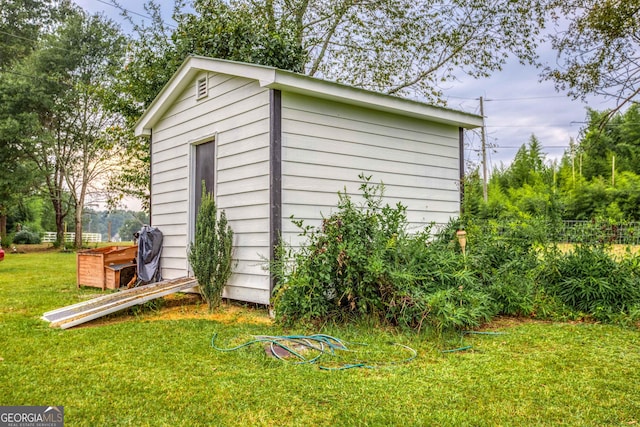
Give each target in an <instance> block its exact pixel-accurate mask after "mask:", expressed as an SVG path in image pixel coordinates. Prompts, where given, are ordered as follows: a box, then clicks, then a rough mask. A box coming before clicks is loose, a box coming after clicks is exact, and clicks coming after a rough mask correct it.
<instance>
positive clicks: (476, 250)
mask: <svg viewBox="0 0 640 427" xmlns="http://www.w3.org/2000/svg"><path fill="white" fill-rule="evenodd" d="M361 179H362V180H363V183H362V185H361V187H360V189H361V191H362V195H363V199H364V202H363V203H362V204H359V205H357V204H355V203H354V202H353V201H352V200H351V198H350V197H349V196H348V195H347V194H345V193H339V204H338V211H337V212H336V213H334V214H333V215H331V216H330V217H328V218H325V219H324V220H323V221H322V225H321V226H320V227H319V228H317V229H316V228H313V227H310V226H306V225H305V224H304V223H303V222H302V221H294V223H295V224H296V225H297V226H298V227H299V228H300V230H301V233H300V235H301V236H302V237H303V238H304V239H305V242H304V243H303V245H302V247H301V248H300V249H299V250H295V251H294V250H293V249H292V248H290V247H287V246H286V245H284V244H281V245H280V247H279V249H278V250H279V253H280V255H279V257H278V261H277V262H276V263H274V264H273V265H272V266H271V267H272V272H273V273H274V274H275V276H276V278H277V287H276V290H275V295H274V305H275V309H276V316H277V319H278V320H280V321H282V322H284V323H290V322H293V321H296V320H306V321H326V320H330V319H333V320H338V321H344V320H349V319H352V318H354V317H362V316H373V317H375V318H377V319H383V320H385V321H387V322H389V323H391V324H394V325H401V326H405V327H410V328H415V329H418V330H419V329H420V328H422V327H425V326H428V327H431V328H433V329H435V330H436V331H438V332H442V331H445V330H447V329H464V328H472V327H475V326H478V325H479V324H481V323H482V322H485V321H487V320H489V319H491V318H492V317H493V316H495V315H497V314H504V315H517V316H523V315H524V316H531V317H537V318H547V319H557V320H569V319H579V318H585V317H590V318H594V319H596V320H600V321H607V322H617V323H632V322H634V321H637V319H640V258H639V257H633V256H630V255H629V256H627V257H626V258H624V259H622V260H616V259H614V258H612V257H611V256H610V255H608V253H607V252H606V250H605V246H604V244H603V239H601V238H597V239H594V242H595V243H596V244H595V245H591V246H589V245H578V246H577V247H576V249H575V250H574V251H573V252H569V253H566V254H564V253H562V252H561V251H560V250H559V249H558V247H557V245H555V243H550V241H549V239H550V238H553V236H555V235H557V234H556V231H557V230H556V228H555V227H554V224H553V222H549V221H547V220H545V219H527V220H524V219H511V220H509V221H503V222H498V221H490V222H484V223H478V222H474V221H471V220H469V219H464V220H463V219H456V220H453V221H451V222H450V223H449V224H448V225H447V226H446V227H445V228H443V229H441V230H439V231H438V232H437V233H435V234H433V235H432V234H431V228H430V227H428V228H427V229H425V230H423V231H422V232H418V233H416V234H410V233H408V232H407V231H406V230H407V219H406V208H405V207H404V206H403V205H401V204H397V205H396V206H395V207H390V206H388V205H384V206H383V204H382V195H383V191H384V187H383V186H382V185H377V186H376V185H374V184H372V183H371V181H370V177H367V178H365V177H363V176H361ZM461 227H464V228H465V229H466V231H467V242H468V243H467V250H466V254H465V255H463V254H462V253H461V250H460V246H459V244H458V242H457V239H456V231H457V230H459V229H460V228H461ZM550 236H551V237H550Z"/></svg>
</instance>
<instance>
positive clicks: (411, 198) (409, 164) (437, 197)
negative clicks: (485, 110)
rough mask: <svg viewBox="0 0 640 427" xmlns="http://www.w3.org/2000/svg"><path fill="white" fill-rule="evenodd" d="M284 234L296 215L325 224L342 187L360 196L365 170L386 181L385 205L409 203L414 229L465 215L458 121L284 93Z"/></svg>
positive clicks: (290, 235)
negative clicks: (433, 120) (423, 118)
mask: <svg viewBox="0 0 640 427" xmlns="http://www.w3.org/2000/svg"><path fill="white" fill-rule="evenodd" d="M282 104H283V108H282V110H283V111H282V146H283V147H282V151H283V152H282V159H283V160H282V194H283V196H282V218H283V237H284V238H285V240H286V241H290V242H291V243H293V244H294V245H295V244H296V243H297V239H298V238H297V232H298V230H297V228H296V227H295V226H294V225H292V224H291V221H290V220H289V217H290V216H291V215H294V216H295V217H296V218H298V219H304V220H305V223H307V224H313V225H319V224H320V219H321V218H322V215H324V216H328V215H330V214H331V213H332V212H334V211H335V209H336V208H335V207H336V205H337V202H338V196H337V192H338V191H344V189H345V187H346V190H347V193H349V194H351V195H357V194H359V189H358V188H359V186H360V180H359V178H358V175H359V174H360V173H362V172H364V174H365V175H367V176H368V175H371V176H372V181H373V182H380V181H382V182H383V183H384V185H385V202H386V203H389V204H392V205H393V204H395V203H396V202H402V203H403V204H404V205H406V206H407V216H408V220H409V222H410V227H411V228H414V229H417V228H421V227H424V226H426V225H428V224H430V223H431V222H438V223H443V222H447V221H448V220H449V219H450V218H451V217H452V216H457V215H458V214H459V207H460V195H459V167H460V166H459V153H458V150H459V135H458V128H457V127H454V126H447V125H441V124H436V123H426V122H424V121H421V120H417V119H412V118H408V117H402V116H399V115H395V114H391V113H383V112H376V111H372V110H368V109H364V108H359V107H354V106H350V105H345V104H341V103H338V102H331V101H324V100H319V99H315V98H310V97H307V96H303V95H298V94H293V93H289V92H284V93H283V97H282Z"/></svg>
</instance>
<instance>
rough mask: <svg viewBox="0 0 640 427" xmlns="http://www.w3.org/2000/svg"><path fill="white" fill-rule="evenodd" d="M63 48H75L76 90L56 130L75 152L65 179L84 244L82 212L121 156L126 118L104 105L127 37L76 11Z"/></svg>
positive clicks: (73, 72) (72, 69) (68, 94)
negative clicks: (87, 199)
mask: <svg viewBox="0 0 640 427" xmlns="http://www.w3.org/2000/svg"><path fill="white" fill-rule="evenodd" d="M57 36H58V37H59V42H60V43H62V44H63V45H65V46H74V48H75V49H74V56H75V58H74V59H73V61H72V62H71V63H70V64H69V65H70V67H69V69H68V71H67V72H68V74H69V75H71V76H72V77H71V79H70V84H71V85H72V90H69V91H67V92H66V93H65V97H64V108H63V109H62V110H61V111H60V112H61V113H63V114H64V116H62V117H61V119H60V121H59V124H60V128H59V129H58V130H59V131H60V132H61V133H63V134H65V135H66V136H67V139H66V145H68V146H70V148H71V154H70V156H69V157H68V158H67V164H66V167H65V170H64V178H65V183H66V185H67V188H68V189H69V191H70V194H71V196H72V198H73V202H74V208H75V230H76V234H75V242H74V243H75V246H76V247H81V246H82V232H81V230H82V211H83V207H84V204H85V201H86V198H87V196H88V194H89V192H90V191H92V190H94V191H95V190H96V188H95V185H96V183H97V182H98V181H99V180H101V179H103V178H107V175H108V174H109V173H110V172H111V171H113V170H114V169H115V168H116V167H117V166H118V165H119V164H120V163H122V161H121V160H122V159H121V156H120V153H121V150H120V148H119V144H120V142H121V141H120V139H119V135H120V131H119V129H122V128H123V127H124V120H123V119H122V116H121V115H119V114H116V113H112V112H110V111H108V110H106V109H105V107H104V104H105V103H106V102H107V100H108V99H109V98H110V97H111V96H112V94H111V92H112V88H111V83H112V82H113V80H114V76H115V70H117V69H118V68H119V67H120V66H122V62H123V58H124V46H125V39H124V37H123V36H122V35H121V34H120V31H119V30H118V29H117V28H116V27H115V25H114V24H113V23H111V22H109V21H106V20H104V19H103V18H102V17H100V16H91V17H90V16H87V15H85V14H84V13H78V14H77V15H74V16H72V17H71V18H70V19H69V20H68V21H67V22H66V23H65V25H64V27H62V28H61V29H60V31H59V34H58V35H57Z"/></svg>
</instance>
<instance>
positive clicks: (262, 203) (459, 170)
mask: <svg viewBox="0 0 640 427" xmlns="http://www.w3.org/2000/svg"><path fill="white" fill-rule="evenodd" d="M481 125H482V118H481V117H480V116H477V115H473V114H468V113H464V112H460V111H455V110H451V109H446V108H440V107H435V106H432V105H428V104H424V103H420V102H415V101H410V100H406V99H402V98H398V97H393V96H388V95H383V94H380V93H375V92H371V91H366V90H362V89H358V88H353V87H349V86H345V85H341V84H337V83H333V82H328V81H323V80H319V79H316V78H311V77H308V76H304V75H301V74H296V73H292V72H289V71H283V70H279V69H276V68H271V67H265V66H259V65H254V64H246V63H238V62H232V61H225V60H219V59H212V58H205V57H196V56H192V57H189V58H188V59H187V60H186V61H185V62H184V63H183V64H182V66H181V67H180V68H179V69H178V71H177V72H176V73H175V74H174V76H173V77H172V78H171V80H170V81H169V82H168V83H167V84H166V86H165V87H164V88H163V89H162V91H161V92H160V94H158V96H157V98H156V99H155V100H154V101H153V103H152V104H151V105H150V106H149V108H148V109H147V111H146V112H145V113H144V115H143V116H142V117H141V118H140V120H139V121H138V123H137V124H136V128H135V133H136V135H139V136H140V135H147V136H148V137H149V138H150V150H151V224H152V225H153V226H155V227H158V228H159V229H160V230H161V231H162V232H163V234H164V248H163V252H162V259H161V268H162V276H163V277H164V278H166V279H173V278H178V277H182V276H189V275H192V272H191V271H190V266H189V262H188V260H187V248H188V245H189V243H190V242H191V241H192V238H193V235H194V225H195V217H196V213H197V206H198V204H199V199H200V194H201V184H200V183H201V182H202V180H204V181H205V182H206V185H207V189H208V190H212V191H213V194H214V197H215V200H216V204H217V206H218V208H219V209H224V210H225V212H226V214H227V218H228V219H229V223H230V225H231V227H232V228H233V230H234V233H235V238H234V251H235V252H234V257H235V259H236V260H237V263H236V266H235V269H234V272H233V274H232V277H231V279H230V282H229V283H228V285H227V287H226V289H225V294H224V296H225V297H228V298H231V299H236V300H241V301H247V302H255V303H260V304H268V303H269V302H270V296H271V291H272V281H271V278H270V275H269V272H268V271H267V270H266V269H265V260H266V259H271V258H272V257H273V247H274V245H275V244H276V243H277V242H278V240H279V237H280V236H282V237H283V238H284V239H285V241H291V242H293V243H294V244H295V242H296V238H297V233H298V229H297V228H296V227H295V226H294V225H293V224H292V223H291V220H290V217H291V215H294V216H295V217H296V218H298V219H304V220H305V222H306V223H308V224H320V221H321V218H322V215H323V214H324V216H328V215H329V214H330V213H331V212H332V209H333V210H335V206H336V204H337V201H338V196H337V192H338V191H343V190H344V189H345V187H346V189H347V191H348V192H349V193H353V194H356V193H357V190H358V187H359V185H360V180H359V178H358V175H359V174H360V173H364V174H365V175H371V176H372V177H373V181H375V182H380V181H382V182H384V184H385V187H386V191H385V201H386V202H388V203H390V204H395V203H396V202H398V201H400V202H402V203H403V204H404V205H405V206H407V215H408V219H409V221H410V222H411V225H412V226H415V227H420V226H424V225H427V224H430V223H431V222H436V223H445V222H447V221H448V220H449V219H450V218H451V217H455V216H458V215H459V213H460V202H461V185H460V183H461V177H462V174H463V155H462V153H463V146H464V141H463V130H464V129H470V128H475V127H479V126H481Z"/></svg>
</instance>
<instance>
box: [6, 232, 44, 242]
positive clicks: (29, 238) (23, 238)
mask: <svg viewBox="0 0 640 427" xmlns="http://www.w3.org/2000/svg"><path fill="white" fill-rule="evenodd" d="M41 242H42V240H41V239H40V235H38V233H33V232H31V231H29V230H21V231H18V232H17V233H16V234H15V235H14V236H13V243H14V244H16V245H36V244H38V243H41Z"/></svg>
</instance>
